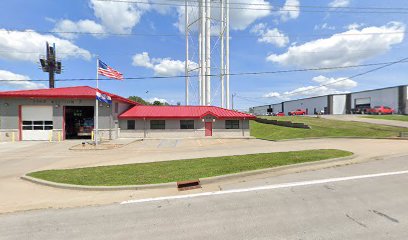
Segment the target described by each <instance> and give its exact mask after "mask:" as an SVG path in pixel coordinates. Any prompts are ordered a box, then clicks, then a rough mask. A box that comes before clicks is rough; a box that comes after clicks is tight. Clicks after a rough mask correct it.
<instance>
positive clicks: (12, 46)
mask: <svg viewBox="0 0 408 240" xmlns="http://www.w3.org/2000/svg"><path fill="white" fill-rule="evenodd" d="M47 41H48V42H49V43H50V44H52V43H55V45H56V49H57V54H58V52H60V53H61V52H62V53H64V54H60V55H58V56H59V57H61V58H68V57H75V58H83V59H85V60H89V59H90V58H91V53H90V52H89V51H87V50H85V49H82V48H80V47H78V46H77V45H75V44H73V43H72V42H70V41H68V40H65V39H61V38H58V37H55V36H53V35H42V34H39V33H37V32H35V31H33V30H26V31H7V30H6V29H0V48H1V49H6V50H7V51H2V52H0V58H2V59H5V60H20V61H30V62H37V61H38V57H39V55H40V53H43V52H44V51H45V43H46V42H47Z"/></svg>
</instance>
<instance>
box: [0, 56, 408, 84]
mask: <svg viewBox="0 0 408 240" xmlns="http://www.w3.org/2000/svg"><path fill="white" fill-rule="evenodd" d="M402 62H408V61H407V59H403V60H399V61H393V62H382V63H369V64H359V65H348V66H336V67H317V68H304V69H292V70H278V71H262V72H241V73H230V74H228V75H230V76H245V75H265V74H280V73H293V72H309V71H327V70H336V69H337V70H338V69H348V68H359V67H369V66H379V65H386V66H390V65H393V64H396V63H402ZM381 68H384V67H380V68H379V69H381ZM370 72H371V70H370ZM224 75H227V74H224ZM207 76H210V77H219V76H220V75H219V74H210V75H207ZM185 77H186V76H185V75H176V76H138V77H127V78H123V79H124V80H146V79H171V78H185ZM190 77H198V75H190ZM352 77H356V76H352ZM94 80H96V78H67V79H58V80H55V81H60V82H66V81H94ZM99 80H104V81H116V80H111V79H99ZM2 81H3V82H15V81H30V82H44V81H48V80H45V79H33V80H27V79H0V82H2Z"/></svg>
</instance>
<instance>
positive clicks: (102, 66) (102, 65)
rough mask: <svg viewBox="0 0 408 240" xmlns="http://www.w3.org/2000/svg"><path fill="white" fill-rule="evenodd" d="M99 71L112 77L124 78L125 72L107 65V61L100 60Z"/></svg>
mask: <svg viewBox="0 0 408 240" xmlns="http://www.w3.org/2000/svg"><path fill="white" fill-rule="evenodd" d="M98 66H99V67H98V73H99V74H101V75H103V76H105V77H108V78H112V79H117V80H123V74H122V73H120V72H118V71H116V70H115V69H113V68H111V67H109V66H108V65H106V63H104V62H102V61H101V60H99V64H98Z"/></svg>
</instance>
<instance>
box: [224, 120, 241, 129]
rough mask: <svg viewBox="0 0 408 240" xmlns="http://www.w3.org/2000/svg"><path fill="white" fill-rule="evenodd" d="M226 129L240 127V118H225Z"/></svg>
mask: <svg viewBox="0 0 408 240" xmlns="http://www.w3.org/2000/svg"><path fill="white" fill-rule="evenodd" d="M225 129H239V120H225Z"/></svg>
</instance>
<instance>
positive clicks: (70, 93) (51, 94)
mask: <svg viewBox="0 0 408 240" xmlns="http://www.w3.org/2000/svg"><path fill="white" fill-rule="evenodd" d="M99 91H100V92H101V93H104V94H106V95H108V96H109V97H111V98H112V100H116V101H120V102H125V103H129V104H131V105H141V104H140V103H137V102H134V101H131V100H129V99H127V98H124V97H121V96H118V95H116V94H112V93H108V92H105V91H102V90H99ZM95 92H96V88H93V87H89V86H78V87H64V88H45V89H35V90H19V91H5V92H0V98H95V97H96V96H95Z"/></svg>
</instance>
